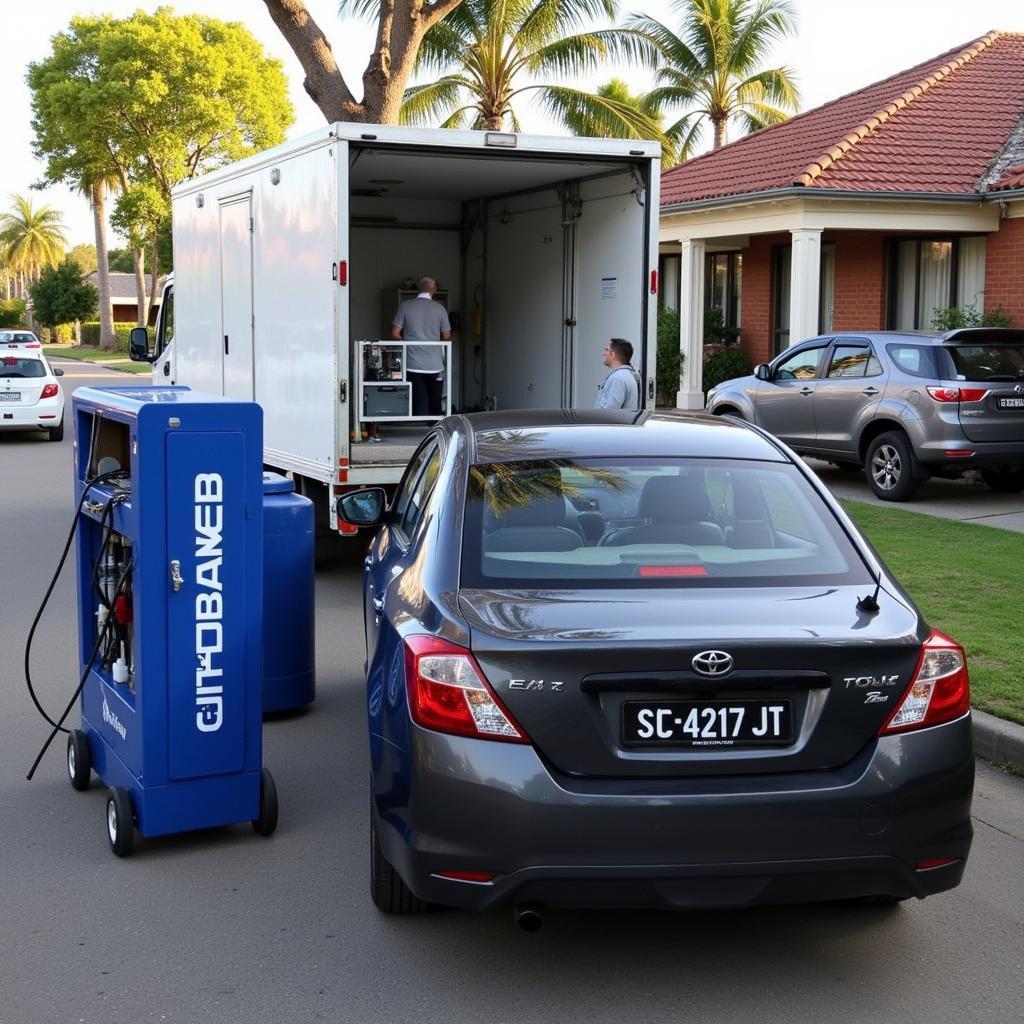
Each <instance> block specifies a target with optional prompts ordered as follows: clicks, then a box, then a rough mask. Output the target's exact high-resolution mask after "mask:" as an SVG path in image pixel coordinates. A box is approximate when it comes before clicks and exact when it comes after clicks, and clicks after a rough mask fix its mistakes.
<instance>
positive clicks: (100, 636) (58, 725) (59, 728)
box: [25, 559, 132, 782]
mask: <svg viewBox="0 0 1024 1024" xmlns="http://www.w3.org/2000/svg"><path fill="white" fill-rule="evenodd" d="M131 571H132V560H131V559H129V560H128V561H127V562H126V563H125V567H124V572H122V573H121V575H120V577H119V578H118V581H117V587H116V588H115V589H114V596H115V598H116V597H117V596H118V595H119V594H120V593H121V590H122V588H123V587H124V585H125V583H126V582H127V581H128V577H129V576H130V575H131ZM113 621H114V620H113V619H107V621H106V622H105V623H104V624H103V629H101V630H100V631H99V632H98V633H97V634H96V643H94V644H93V645H92V653H91V654H90V655H89V660H88V661H87V662H86V663H85V670H84V671H83V672H82V678H81V679H79V681H78V686H76V687H75V692H74V693H73V694H72V695H71V700H69V701H68V706H67V707H66V708H65V709H64V712H63V714H62V715H61V716H60V718H58V719H57V721H56V722H51V724H52V725H53V729H52V730H51V731H50V735H49V736H47V737H46V742H45V743H44V744H43V745H42V748H41V749H40V751H39V753H38V754H36V759H35V760H34V761H33V762H32V767H31V768H29V770H28V775H26V776H25V778H26V779H27V780H28V781H29V782H31V781H32V776H33V775H35V773H36V769H37V768H38V767H39V762H40V761H42V759H43V755H44V754H45V753H46V751H47V750H49V749H50V744H51V743H52V742H53V741H54V739H55V737H56V736H57V733H59V732H67V731H68V730H67V729H65V728H64V719H65V718H67V717H68V715H70V714H71V709H72V708H73V707H74V706H75V702H76V701H77V700H78V697H79V694H81V692H82V690H83V689H84V687H85V682H86V680H87V679H88V678H89V673H90V672H91V671H92V665H93V662H94V661H95V660H96V654H97V652H98V651H99V649H100V644H101V643H102V642H103V641H104V639H106V636H107V633H108V632H109V630H110V627H111V625H112V624H113ZM33 699H34V695H33ZM37 706H38V705H37ZM45 717H46V719H47V721H50V719H49V716H45Z"/></svg>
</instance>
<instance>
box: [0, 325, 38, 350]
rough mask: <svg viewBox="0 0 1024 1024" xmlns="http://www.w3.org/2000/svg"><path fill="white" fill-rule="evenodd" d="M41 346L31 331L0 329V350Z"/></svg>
mask: <svg viewBox="0 0 1024 1024" xmlns="http://www.w3.org/2000/svg"><path fill="white" fill-rule="evenodd" d="M42 347H43V346H42V345H41V344H40V342H39V339H38V338H37V337H36V336H35V335H34V334H33V333H32V332H31V331H22V330H14V331H0V351H6V350H7V349H12V348H38V349H41V348H42Z"/></svg>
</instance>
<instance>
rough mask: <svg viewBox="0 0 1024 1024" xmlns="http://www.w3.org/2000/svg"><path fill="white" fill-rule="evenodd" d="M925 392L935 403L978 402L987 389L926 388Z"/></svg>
mask: <svg viewBox="0 0 1024 1024" xmlns="http://www.w3.org/2000/svg"><path fill="white" fill-rule="evenodd" d="M925 390H926V391H927V392H928V394H929V395H931V396H932V398H934V399H935V401H936V402H980V401H981V400H982V399H983V398H984V397H985V396H986V395H987V394H988V388H938V387H927V388H925Z"/></svg>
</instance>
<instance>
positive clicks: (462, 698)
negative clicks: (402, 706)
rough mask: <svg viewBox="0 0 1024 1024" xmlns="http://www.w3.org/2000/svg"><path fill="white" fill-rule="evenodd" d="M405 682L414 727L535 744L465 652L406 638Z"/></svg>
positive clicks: (430, 640)
mask: <svg viewBox="0 0 1024 1024" xmlns="http://www.w3.org/2000/svg"><path fill="white" fill-rule="evenodd" d="M405 682H406V687H407V688H408V691H409V711H410V713H411V714H412V718H413V721H414V722H416V724H417V725H422V726H423V727H424V728H425V729H433V730H434V731H435V732H445V733H452V734H454V735H456V736H473V737H476V738H477V739H487V740H504V741H505V742H506V743H529V742H530V740H529V738H528V737H527V735H526V733H525V732H524V731H523V729H522V728H521V727H520V726H519V724H518V723H517V722H516V721H515V719H514V718H513V717H512V716H511V715H510V714H509V712H508V711H506V710H505V708H503V707H502V706H501V703H500V701H499V700H498V698H497V696H496V695H495V693H494V691H493V690H492V689H491V688H490V686H488V685H487V680H486V679H484V674H483V672H481V671H480V666H479V665H477V663H476V659H475V658H474V657H473V655H472V654H471V653H470V652H469V651H468V650H467V649H466V648H465V647H460V646H459V645H458V644H453V643H451V642H450V641H448V640H442V639H440V638H439V637H434V636H407V637H406V638H405Z"/></svg>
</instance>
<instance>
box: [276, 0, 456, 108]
mask: <svg viewBox="0 0 1024 1024" xmlns="http://www.w3.org/2000/svg"><path fill="white" fill-rule="evenodd" d="M461 2H462V0H430V2H428V0H380V2H378V0H339V3H338V10H339V13H340V14H342V15H343V16H345V15H357V16H362V15H366V14H372V15H373V16H374V17H375V18H376V20H377V38H376V42H375V45H374V50H373V53H371V54H370V59H369V61H368V62H367V65H366V70H365V71H364V72H363V83H362V84H363V96H362V99H358V100H357V99H356V98H355V96H354V94H353V93H352V90H351V89H350V88H349V86H348V83H347V82H346V81H345V78H344V76H343V75H342V73H341V69H340V68H339V67H338V63H337V61H336V60H335V59H334V54H333V53H332V52H331V44H330V42H328V40H327V37H326V36H325V35H324V34H323V32H322V31H321V29H320V26H319V25H317V23H316V22H315V21H314V20H313V19H312V18H311V17H310V14H309V11H308V10H307V9H306V5H305V4H304V3H303V2H302V0H264V3H265V4H266V5H267V10H268V11H269V12H270V16H271V18H273V20H274V24H275V25H276V26H277V27H278V29H279V30H280V32H281V34H282V35H283V36H284V38H285V40H286V41H287V43H288V45H289V46H290V47H291V48H292V51H293V52H294V54H295V56H296V57H297V58H298V60H299V63H300V64H301V65H302V70H303V72H304V74H305V76H306V77H305V80H304V82H303V85H304V86H305V89H306V92H307V93H308V94H309V97H310V99H312V100H313V102H314V103H315V104H316V105H317V106H318V107H319V108H320V111H321V113H322V114H323V115H324V117H325V118H326V119H327V120H328V121H359V122H370V123H373V124H396V123H397V121H398V111H399V108H400V107H401V105H402V95H403V93H404V90H405V86H406V83H407V82H408V81H409V76H410V75H411V74H412V69H413V64H414V62H415V60H416V53H417V51H418V50H419V46H420V42H421V41H422V39H423V35H424V33H425V32H426V31H427V30H428V29H429V28H430V27H431V26H432V25H434V24H436V23H437V22H438V21H440V20H441V19H442V18H443V17H444V16H445V15H446V14H449V13H450V12H451V11H453V10H455V8H456V7H458V6H459V4H460V3H461Z"/></svg>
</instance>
